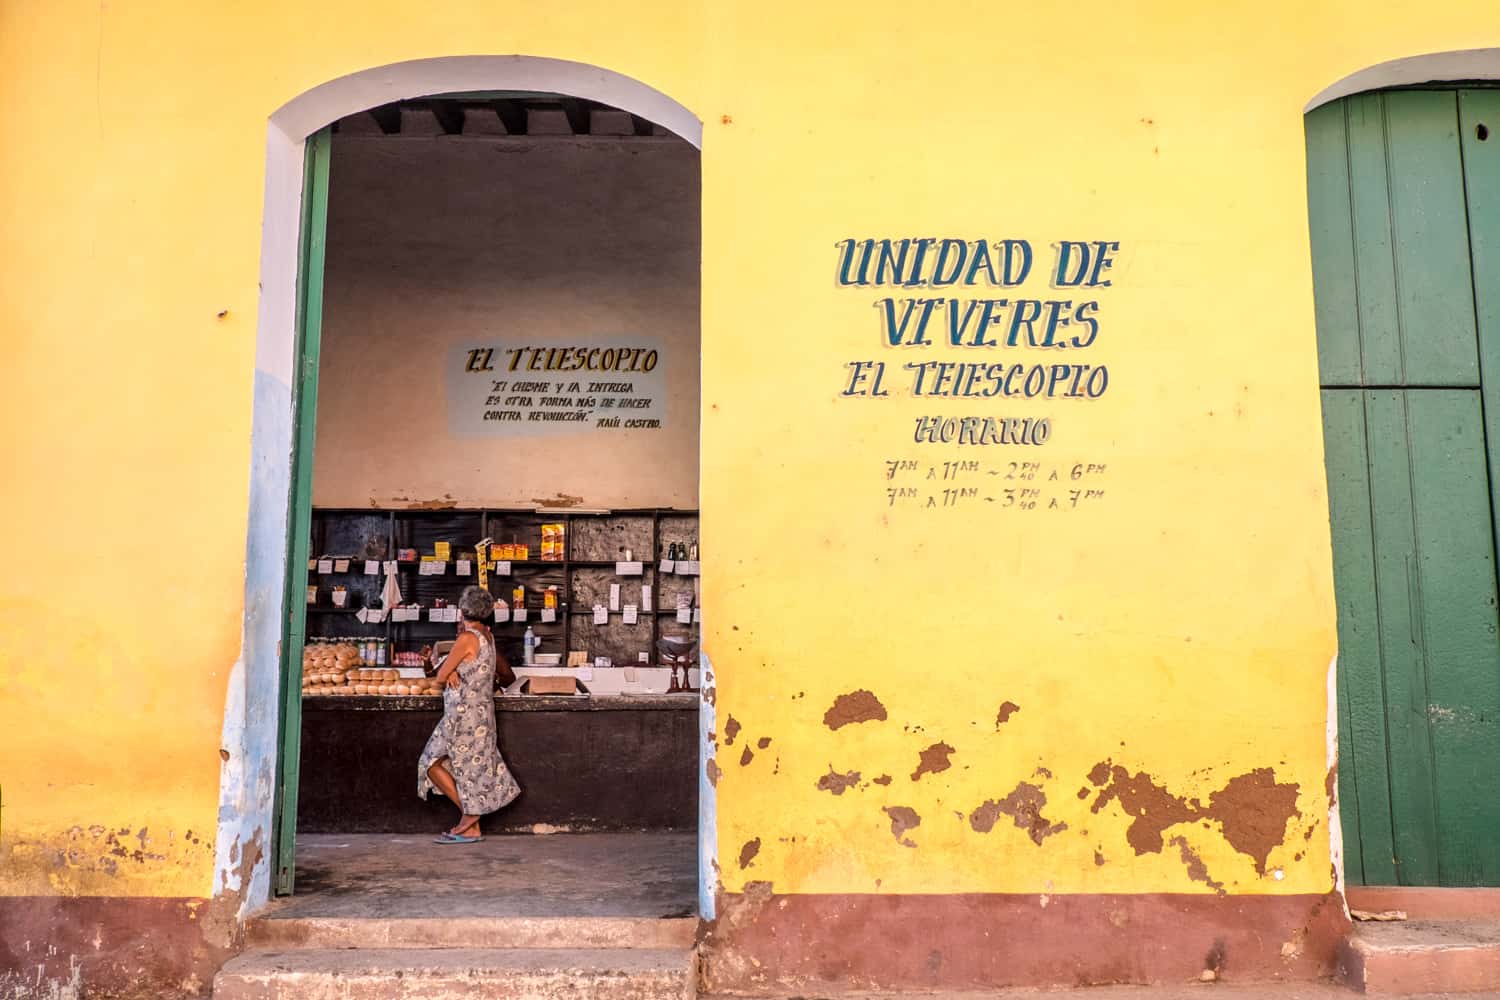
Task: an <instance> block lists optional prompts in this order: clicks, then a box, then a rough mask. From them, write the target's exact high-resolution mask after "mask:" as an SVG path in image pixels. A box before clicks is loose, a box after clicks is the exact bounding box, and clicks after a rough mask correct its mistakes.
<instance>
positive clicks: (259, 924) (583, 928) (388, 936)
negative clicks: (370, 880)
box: [245, 913, 698, 950]
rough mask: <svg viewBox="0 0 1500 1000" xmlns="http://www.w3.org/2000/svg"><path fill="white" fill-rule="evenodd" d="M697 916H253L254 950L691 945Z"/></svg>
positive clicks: (250, 943) (249, 931)
mask: <svg viewBox="0 0 1500 1000" xmlns="http://www.w3.org/2000/svg"><path fill="white" fill-rule="evenodd" d="M697 934H698V919H697V918H696V917H692V918H667V919H663V918H657V917H446V918H436V917H391V918H384V917H333V916H294V915H291V914H288V915H286V916H277V915H275V914H274V913H272V914H271V915H267V916H264V917H257V918H253V919H251V920H249V921H248V922H247V923H246V925H245V944H246V946H247V947H250V948H259V949H265V950H287V949H292V948H321V949H330V950H331V949H338V948H479V949H484V948H647V949H683V948H691V947H692V946H693V943H694V940H695V938H696V937H697Z"/></svg>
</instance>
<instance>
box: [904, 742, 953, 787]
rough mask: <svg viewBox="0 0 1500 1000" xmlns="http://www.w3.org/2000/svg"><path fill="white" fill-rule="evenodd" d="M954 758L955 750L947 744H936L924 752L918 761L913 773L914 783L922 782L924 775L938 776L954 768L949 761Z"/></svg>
mask: <svg viewBox="0 0 1500 1000" xmlns="http://www.w3.org/2000/svg"><path fill="white" fill-rule="evenodd" d="M952 756H953V748H952V747H951V746H949V745H948V744H946V743H934V744H932V746H930V747H927V748H926V749H925V750H923V751H922V753H921V756H920V759H919V760H918V761H917V769H916V770H915V771H913V772H912V773H911V780H912V781H919V780H921V777H922V775H924V774H938V773H939V772H942V771H946V770H948V768H950V767H952V766H953V764H952V763H951V761H950V760H949V758H951V757H952Z"/></svg>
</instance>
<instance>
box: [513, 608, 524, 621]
mask: <svg viewBox="0 0 1500 1000" xmlns="http://www.w3.org/2000/svg"><path fill="white" fill-rule="evenodd" d="M510 620H511V621H513V622H524V621H525V620H526V609H525V608H516V609H515V610H514V611H512V612H511V613H510Z"/></svg>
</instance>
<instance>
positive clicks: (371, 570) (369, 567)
mask: <svg viewBox="0 0 1500 1000" xmlns="http://www.w3.org/2000/svg"><path fill="white" fill-rule="evenodd" d="M379 573H380V562H379V561H378V560H375V559H366V560H365V576H377V575H379Z"/></svg>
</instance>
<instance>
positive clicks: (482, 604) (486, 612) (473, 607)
mask: <svg viewBox="0 0 1500 1000" xmlns="http://www.w3.org/2000/svg"><path fill="white" fill-rule="evenodd" d="M458 613H459V614H461V615H463V616H464V618H465V619H466V620H468V621H471V622H479V621H484V620H485V619H486V618H488V617H489V616H490V615H492V614H494V613H495V599H494V598H493V597H491V596H490V592H489V591H488V590H485V589H484V588H483V587H465V588H464V592H463V593H462V594H461V595H460V596H459V598H458Z"/></svg>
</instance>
